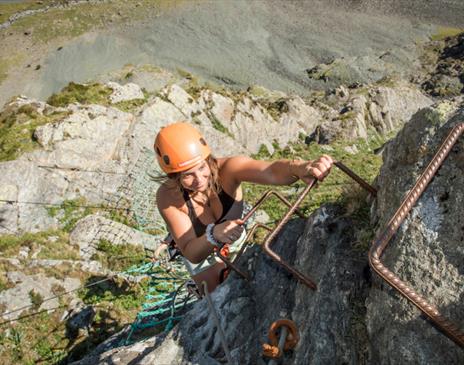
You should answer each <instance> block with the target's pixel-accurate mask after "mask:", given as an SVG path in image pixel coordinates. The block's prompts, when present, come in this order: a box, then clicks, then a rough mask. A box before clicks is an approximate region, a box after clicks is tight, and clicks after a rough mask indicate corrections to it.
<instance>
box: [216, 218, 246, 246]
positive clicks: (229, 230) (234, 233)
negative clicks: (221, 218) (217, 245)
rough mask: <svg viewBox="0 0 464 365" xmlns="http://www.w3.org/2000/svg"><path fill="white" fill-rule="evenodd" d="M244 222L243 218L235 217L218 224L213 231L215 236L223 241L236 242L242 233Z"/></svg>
mask: <svg viewBox="0 0 464 365" xmlns="http://www.w3.org/2000/svg"><path fill="white" fill-rule="evenodd" d="M243 223H244V222H243V221H242V220H241V219H233V220H228V221H225V222H223V223H220V224H216V225H215V226H214V229H213V232H212V233H213V236H214V238H216V240H218V241H219V242H221V243H227V244H231V243H234V242H235V241H236V240H238V239H239V238H240V236H241V235H242V232H243Z"/></svg>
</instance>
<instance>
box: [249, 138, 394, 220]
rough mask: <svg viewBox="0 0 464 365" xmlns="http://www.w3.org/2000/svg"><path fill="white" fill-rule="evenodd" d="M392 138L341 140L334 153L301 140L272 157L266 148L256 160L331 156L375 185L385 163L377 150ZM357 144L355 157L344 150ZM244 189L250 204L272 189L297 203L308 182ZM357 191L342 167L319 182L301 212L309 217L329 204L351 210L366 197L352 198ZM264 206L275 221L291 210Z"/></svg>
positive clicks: (277, 204)
mask: <svg viewBox="0 0 464 365" xmlns="http://www.w3.org/2000/svg"><path fill="white" fill-rule="evenodd" d="M389 138H390V135H388V136H385V137H380V136H378V135H376V134H372V135H371V137H370V139H369V140H368V141H366V140H363V139H360V140H358V141H356V142H355V143H353V142H349V143H347V142H344V141H339V142H336V143H334V144H332V145H331V146H330V147H331V148H332V150H331V151H327V150H325V148H326V146H323V145H319V144H317V143H311V144H310V145H306V144H305V143H304V142H303V141H298V142H295V143H292V144H291V145H290V146H289V147H287V148H283V149H276V151H275V153H274V154H273V155H272V156H270V157H269V154H268V153H267V151H265V150H264V149H263V150H262V151H261V152H260V154H257V155H254V156H253V157H254V158H258V159H266V160H278V159H298V158H300V159H303V160H314V159H316V158H318V157H319V156H321V155H323V154H330V155H331V156H332V157H333V158H334V159H335V160H338V161H342V162H343V163H344V164H345V165H347V166H348V167H349V168H351V169H352V170H353V171H354V172H356V173H357V174H358V175H360V176H361V177H362V178H363V179H364V180H366V181H368V182H372V181H373V180H374V178H375V177H376V176H377V174H378V172H379V170H380V166H381V164H382V158H381V157H380V156H378V155H375V154H374V153H373V150H374V149H376V148H378V147H380V146H382V145H383V143H384V142H385V141H386V140H388V139H389ZM353 144H354V145H356V148H357V150H358V153H356V154H354V155H353V154H350V153H348V152H347V151H345V149H344V147H346V146H351V145H353ZM243 186H244V195H245V199H246V200H247V201H248V202H250V203H254V202H255V201H256V200H258V199H259V198H260V197H261V195H262V194H263V193H264V192H265V191H266V190H268V189H273V190H277V191H279V192H281V193H282V194H283V195H284V196H285V197H286V198H287V199H288V200H290V201H294V200H295V199H296V197H297V195H298V194H299V191H301V190H302V188H303V187H304V183H303V182H301V181H298V182H296V183H295V184H294V185H293V186H292V188H289V187H288V186H262V185H255V184H249V183H246V184H243ZM356 188H357V184H356V183H355V182H353V180H351V179H350V178H349V177H348V176H347V175H346V174H344V173H343V172H341V171H340V170H339V169H338V168H336V167H334V168H333V169H332V172H331V173H330V174H329V176H328V177H327V178H326V179H325V180H324V182H322V183H318V185H317V187H316V188H314V189H313V190H312V191H311V193H310V194H309V196H308V197H307V198H306V199H305V200H304V201H303V203H302V205H301V210H302V211H303V212H305V213H306V214H309V213H311V212H312V211H314V210H315V209H317V208H318V207H319V206H321V205H322V204H324V203H327V202H332V203H338V204H340V205H342V206H344V207H347V209H348V207H349V205H350V204H351V205H354V202H356V204H358V203H359V204H361V203H362V201H363V199H364V198H361V197H356V196H355V197H352V198H350V192H352V191H353V189H356ZM361 205H362V204H361ZM262 207H263V209H264V211H265V212H266V213H267V214H268V215H269V216H270V218H271V220H278V219H280V218H281V217H282V216H283V214H284V213H285V212H286V211H287V208H286V206H284V205H283V204H281V203H280V202H279V201H277V200H274V199H273V200H271V201H270V202H269V203H265V204H264V205H263V206H262ZM359 209H361V208H359ZM349 210H351V211H353V212H355V211H357V209H354V208H350V209H349ZM353 214H354V213H353ZM356 214H358V213H356Z"/></svg>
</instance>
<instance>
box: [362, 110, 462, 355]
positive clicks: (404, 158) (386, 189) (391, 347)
mask: <svg viewBox="0 0 464 365" xmlns="http://www.w3.org/2000/svg"><path fill="white" fill-rule="evenodd" d="M463 117H464V109H462V108H461V109H460V110H459V111H457V112H456V113H454V115H452V117H451V118H450V119H449V120H448V118H447V117H445V116H444V115H443V113H441V112H440V108H438V109H437V108H436V109H425V110H423V111H421V112H419V113H418V114H416V115H415V116H414V118H413V119H412V120H411V121H410V122H409V123H408V124H406V126H405V128H404V129H403V130H402V131H401V132H400V133H399V135H398V136H397V138H396V139H395V140H394V141H392V142H391V143H389V144H388V145H387V147H386V150H385V152H384V161H385V163H384V165H383V167H382V170H381V173H380V175H379V178H378V180H377V183H378V186H379V187H380V190H379V194H378V198H377V208H376V211H375V214H376V216H377V219H378V220H379V224H378V226H379V228H380V227H382V226H384V225H385V224H386V222H387V221H388V220H389V219H390V218H391V216H392V215H393V213H394V212H395V211H396V209H397V208H398V207H399V204H400V202H401V200H402V199H403V198H404V196H405V194H406V193H407V192H408V190H409V189H410V188H411V187H412V186H413V184H414V182H415V180H416V179H417V178H418V177H419V175H420V174H421V173H422V171H423V170H424V169H425V167H426V166H427V163H428V162H429V161H430V160H431V158H432V157H433V154H434V153H435V152H436V150H437V149H438V147H439V145H440V143H441V142H442V141H443V140H444V138H445V137H446V135H447V133H448V132H449V131H450V130H451V128H452V127H453V126H454V125H456V124H457V123H462V122H463V121H464V118H463ZM445 121H446V123H445ZM463 186H464V145H463V137H461V138H460V141H459V142H458V143H457V144H456V145H455V147H454V148H453V149H452V151H451V153H450V154H449V156H448V158H447V159H446V160H445V162H444V164H443V165H442V167H441V168H440V169H439V171H438V173H437V175H436V176H435V177H434V178H433V180H432V181H431V183H430V184H429V186H428V188H427V189H426V190H425V192H424V193H423V195H422V196H421V198H420V199H419V201H418V202H417V204H416V206H415V207H414V208H413V209H412V211H411V213H410V214H409V216H408V217H407V218H406V220H405V222H404V223H403V224H402V226H401V227H400V229H399V231H398V233H397V234H396V237H395V238H394V239H393V240H392V241H391V243H390V244H389V245H388V246H387V249H386V251H385V254H384V256H383V262H384V263H385V265H386V266H387V267H388V268H390V269H391V270H392V271H393V272H395V273H397V274H398V275H399V277H400V278H402V280H403V281H405V282H406V283H408V284H409V285H410V286H411V287H412V288H414V289H415V290H416V292H417V293H419V294H420V295H422V296H423V297H425V298H428V300H429V302H430V303H431V304H433V305H435V306H436V307H437V308H438V309H439V310H440V311H441V313H442V314H443V315H444V316H445V317H446V318H448V319H450V320H451V321H452V322H454V323H455V324H456V326H457V327H458V328H460V329H461V331H462V330H463V329H464V314H463V313H464V310H463V309H464V307H463V303H464V275H463V274H464V250H463V243H464V233H463V232H464V220H463V215H462V206H463V201H464V191H463ZM367 308H368V310H367V316H366V322H367V326H368V330H369V335H370V341H371V345H372V353H371V361H372V363H376V364H379V363H380V364H390V363H404V362H415V363H420V364H439V363H448V364H458V363H463V361H464V353H463V351H462V349H460V348H459V347H458V346H457V345H456V344H455V343H454V342H452V341H451V340H449V339H448V338H447V337H445V336H444V335H443V334H441V333H440V332H439V331H438V330H437V329H435V328H434V327H433V326H431V325H430V323H429V322H428V321H427V320H425V319H424V316H423V315H421V312H420V311H419V310H418V309H416V307H414V306H413V305H412V304H410V303H409V302H407V301H406V300H405V299H404V298H403V297H401V296H400V295H399V294H398V293H397V292H396V291H395V290H393V289H391V288H390V287H389V286H388V285H387V284H386V283H384V282H381V281H380V279H377V278H376V280H375V281H374V286H373V288H372V289H371V291H370V294H369V299H368V302H367Z"/></svg>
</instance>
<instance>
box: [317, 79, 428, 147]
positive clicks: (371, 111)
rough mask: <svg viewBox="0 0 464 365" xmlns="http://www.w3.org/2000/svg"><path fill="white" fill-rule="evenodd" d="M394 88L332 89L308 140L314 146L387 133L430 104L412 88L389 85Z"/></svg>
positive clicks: (409, 85)
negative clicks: (328, 107)
mask: <svg viewBox="0 0 464 365" xmlns="http://www.w3.org/2000/svg"><path fill="white" fill-rule="evenodd" d="M391 82H392V83H394V85H382V86H370V87H367V89H361V90H356V89H354V90H347V89H346V88H344V87H340V88H338V89H335V90H334V91H333V93H332V94H329V95H328V97H327V98H326V99H327V100H326V101H325V102H326V103H327V104H329V105H331V108H330V109H329V110H327V111H325V113H324V114H323V117H324V118H323V119H324V122H323V123H321V124H320V125H319V126H318V127H317V128H316V131H315V132H314V134H313V135H312V136H311V137H310V139H311V140H315V141H317V142H318V143H331V142H333V141H334V140H335V139H337V138H341V139H344V140H355V139H357V138H364V139H365V138H367V137H368V131H369V130H371V131H373V130H375V131H377V133H380V134H386V133H389V132H391V131H393V130H395V129H397V128H398V127H400V126H401V125H403V124H404V123H405V122H406V121H408V120H409V119H410V118H411V116H412V115H413V114H414V113H416V112H417V111H418V110H419V109H421V108H425V107H427V106H430V105H431V104H432V103H433V101H432V100H431V99H430V98H428V97H426V96H424V95H423V94H422V93H421V91H420V90H419V89H418V88H417V87H416V86H414V85H412V84H409V83H406V82H404V81H401V82H399V81H398V82H393V81H391Z"/></svg>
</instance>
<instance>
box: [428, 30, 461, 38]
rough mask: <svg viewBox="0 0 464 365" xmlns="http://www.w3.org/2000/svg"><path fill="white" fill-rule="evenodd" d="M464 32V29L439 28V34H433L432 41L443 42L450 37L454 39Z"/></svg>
mask: <svg viewBox="0 0 464 365" xmlns="http://www.w3.org/2000/svg"><path fill="white" fill-rule="evenodd" d="M462 32H464V29H463V28H452V27H438V28H437V32H436V33H435V34H433V35H432V36H431V37H430V39H431V40H432V41H441V40H443V39H445V38H448V37H454V36H456V35H458V34H461V33H462Z"/></svg>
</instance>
